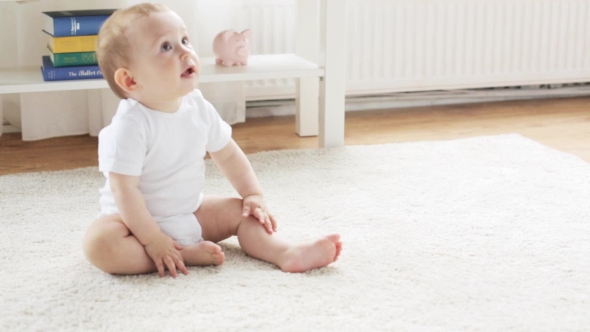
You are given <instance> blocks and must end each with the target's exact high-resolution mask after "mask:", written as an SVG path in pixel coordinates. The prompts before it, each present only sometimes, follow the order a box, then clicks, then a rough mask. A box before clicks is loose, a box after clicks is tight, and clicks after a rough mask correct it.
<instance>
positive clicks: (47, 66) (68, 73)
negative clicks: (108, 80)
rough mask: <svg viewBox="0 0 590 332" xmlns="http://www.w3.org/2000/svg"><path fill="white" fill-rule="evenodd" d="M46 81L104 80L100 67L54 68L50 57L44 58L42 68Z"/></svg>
mask: <svg viewBox="0 0 590 332" xmlns="http://www.w3.org/2000/svg"><path fill="white" fill-rule="evenodd" d="M41 72H42V73H43V80H44V81H64V80H84V79H90V78H103V76H102V72H101V71H100V67H99V66H98V65H94V66H75V67H54V66H53V63H51V59H50V58H49V56H48V55H45V56H43V67H41Z"/></svg>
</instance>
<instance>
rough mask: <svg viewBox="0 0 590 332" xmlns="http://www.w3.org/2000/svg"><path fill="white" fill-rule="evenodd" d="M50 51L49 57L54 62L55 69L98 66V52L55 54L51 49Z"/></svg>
mask: <svg viewBox="0 0 590 332" xmlns="http://www.w3.org/2000/svg"><path fill="white" fill-rule="evenodd" d="M47 48H48V49H49V57H50V58H51V62H53V66H54V67H70V66H87V65H96V64H98V60H97V59H96V52H81V53H55V54H54V53H53V51H52V50H51V47H49V46H47Z"/></svg>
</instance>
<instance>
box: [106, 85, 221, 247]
mask: <svg viewBox="0 0 590 332" xmlns="http://www.w3.org/2000/svg"><path fill="white" fill-rule="evenodd" d="M98 138H99V144H98V164H99V170H100V171H101V172H103V174H104V176H105V177H106V183H105V186H104V187H103V188H102V189H101V190H100V194H101V196H100V205H101V215H106V214H119V210H118V208H117V205H116V204H115V199H114V197H113V194H112V192H111V188H110V184H109V172H114V173H119V174H124V175H132V176H139V177H140V184H139V189H140V190H141V193H142V194H143V197H144V199H145V202H146V205H147V209H148V210H149V212H150V213H151V215H152V217H153V218H154V219H155V220H156V222H158V225H159V226H160V228H161V229H162V231H163V232H164V233H165V234H168V235H169V236H170V237H172V238H173V239H174V240H176V241H178V242H179V243H180V244H181V245H190V244H194V243H197V242H199V241H200V240H202V238H201V234H202V232H201V226H200V225H199V223H198V221H197V219H196V217H195V216H194V214H193V212H195V211H196V210H197V209H198V208H199V206H200V205H201V202H202V200H203V194H202V190H203V187H204V185H205V162H204V157H205V154H206V152H207V151H209V152H215V151H219V150H221V149H222V148H224V147H225V146H226V145H227V144H228V143H229V141H230V139H231V127H230V126H229V125H228V124H227V123H226V122H224V121H223V120H222V119H221V117H220V116H219V114H218V113H217V111H216V110H215V108H214V107H213V105H211V104H210V103H209V102H208V101H206V100H205V98H203V95H202V94H201V91H199V90H194V91H193V92H191V93H189V94H188V95H186V96H184V97H183V98H182V102H181V105H180V108H179V109H178V110H177V111H176V112H174V113H165V112H160V111H155V110H152V109H149V108H147V107H145V106H143V105H142V104H140V103H139V102H137V101H136V100H133V99H130V98H129V99H124V100H121V102H120V103H119V108H118V109H117V113H116V114H115V116H114V117H113V120H112V122H111V124H110V125H108V126H107V127H105V128H104V129H102V130H101V131H100V134H99V136H98Z"/></svg>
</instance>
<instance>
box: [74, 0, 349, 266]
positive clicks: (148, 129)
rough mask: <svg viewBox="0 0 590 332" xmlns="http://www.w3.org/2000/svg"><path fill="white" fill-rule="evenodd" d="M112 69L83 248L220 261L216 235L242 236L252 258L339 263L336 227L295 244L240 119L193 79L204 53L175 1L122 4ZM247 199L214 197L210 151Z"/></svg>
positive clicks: (107, 261) (107, 42)
mask: <svg viewBox="0 0 590 332" xmlns="http://www.w3.org/2000/svg"><path fill="white" fill-rule="evenodd" d="M97 56H98V61H99V65H100V67H101V69H102V72H103V74H104V77H105V78H106V80H107V82H108V84H109V86H110V87H111V89H112V90H113V92H114V93H115V94H116V95H117V96H118V97H120V98H121V102H120V103H119V107H118V109H117V113H116V115H115V116H114V117H113V120H112V123H111V124H110V125H109V126H107V127H105V128H104V129H103V130H102V131H101V132H100V135H99V148H98V154H99V170H100V171H101V172H102V173H103V174H104V176H105V177H106V183H105V186H104V187H103V188H102V189H101V191H100V193H101V196H100V204H101V212H100V215H99V216H98V219H97V220H95V221H94V222H93V223H92V224H91V225H90V226H89V228H88V230H87V232H86V235H85V238H84V253H85V255H86V257H87V258H88V260H89V261H90V262H91V263H92V264H93V265H95V266H96V267H98V268H99V269H101V270H103V271H105V272H108V273H112V274H141V273H150V272H156V271H157V272H158V273H159V275H160V276H161V277H163V276H165V273H166V272H165V270H168V271H169V272H170V274H171V275H172V276H173V277H176V276H177V275H178V272H177V270H178V271H181V272H182V273H184V274H187V273H188V271H187V268H186V266H190V265H220V264H222V263H223V261H224V259H225V255H224V253H223V252H222V250H221V247H220V246H219V245H217V244H216V242H219V241H221V240H224V239H227V238H229V237H230V236H232V235H237V237H238V241H239V243H240V245H241V247H242V248H243V250H244V251H245V252H246V253H247V254H248V255H250V256H252V257H255V258H257V259H261V260H263V261H266V262H270V263H273V264H275V265H277V266H278V267H279V268H280V269H281V270H283V271H285V272H304V271H307V270H310V269H314V268H319V267H323V266H326V265H328V264H330V263H332V262H334V261H335V260H336V259H337V258H338V256H339V254H340V251H341V250H342V242H340V236H339V235H337V234H332V235H328V236H325V237H321V238H319V239H317V240H316V241H314V242H309V243H292V242H289V241H287V240H285V239H283V238H282V237H281V236H279V235H278V234H277V233H276V231H277V222H276V220H275V218H274V217H273V215H272V214H271V213H270V212H269V210H268V208H267V206H266V204H265V203H264V199H263V195H262V190H261V188H260V185H259V183H258V180H257V179H256V176H255V174H254V171H253V169H252V167H251V165H250V163H249V162H248V159H247V158H246V156H245V154H244V153H243V152H242V150H241V149H240V148H239V147H238V145H237V144H236V142H234V140H233V139H232V137H231V132H232V129H231V127H230V126H229V125H228V124H227V123H225V122H224V121H223V120H222V119H221V118H220V117H219V115H218V113H217V112H216V110H215V109H214V108H213V106H212V105H211V104H210V103H209V102H207V101H206V100H205V99H204V98H203V95H202V94H201V92H200V91H199V90H197V89H196V87H197V82H198V79H199V70H200V69H199V65H200V64H199V58H198V57H197V55H196V54H195V51H194V50H193V47H192V46H191V44H190V39H189V37H188V34H187V30H186V27H185V25H184V23H183V21H182V19H181V18H180V17H179V16H178V15H177V14H176V13H174V12H172V11H171V10H169V9H168V8H167V7H165V6H163V5H158V4H149V3H145V4H139V5H136V6H133V7H130V8H126V9H122V10H118V11H116V12H115V13H114V14H113V15H112V16H111V17H110V18H109V19H108V20H107V21H106V22H105V23H104V25H103V26H102V28H101V30H100V33H99V35H98V48H97ZM206 153H209V155H210V156H211V159H212V160H213V162H214V163H215V164H216V165H217V167H218V168H219V169H220V170H221V172H222V173H223V174H224V176H225V177H226V178H227V179H228V180H229V181H230V182H231V184H232V185H233V187H234V188H235V190H236V191H237V192H238V193H239V195H240V196H241V197H242V198H241V199H238V198H225V197H212V196H205V195H203V193H202V190H203V186H204V183H205V163H204V157H205V155H206Z"/></svg>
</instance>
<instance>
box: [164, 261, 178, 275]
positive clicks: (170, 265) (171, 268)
mask: <svg viewBox="0 0 590 332" xmlns="http://www.w3.org/2000/svg"><path fill="white" fill-rule="evenodd" d="M164 263H166V266H167V267H168V271H170V275H172V276H173V277H174V278H176V277H177V276H178V274H177V273H176V266H175V265H174V261H173V260H172V258H170V256H168V255H166V256H164Z"/></svg>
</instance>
